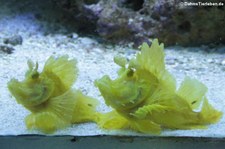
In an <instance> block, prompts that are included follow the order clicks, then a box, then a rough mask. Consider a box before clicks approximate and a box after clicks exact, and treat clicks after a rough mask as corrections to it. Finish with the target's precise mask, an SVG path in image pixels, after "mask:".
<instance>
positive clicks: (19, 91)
mask: <svg viewBox="0 0 225 149" xmlns="http://www.w3.org/2000/svg"><path fill="white" fill-rule="evenodd" d="M28 67H29V70H28V71H27V73H26V74H25V79H24V80H23V81H18V80H17V79H11V80H10V81H9V82H8V88H9V91H10V92H11V94H12V95H13V96H14V97H15V98H16V100H17V102H18V103H20V104H22V105H24V106H25V107H33V106H38V105H40V104H42V103H43V102H45V101H46V100H48V98H49V97H50V95H51V93H52V92H53V88H54V85H53V83H52V81H51V80H50V79H48V78H47V77H45V76H44V75H41V74H40V73H39V72H38V63H36V66H34V63H33V62H32V61H28Z"/></svg>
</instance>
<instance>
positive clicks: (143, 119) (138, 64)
mask: <svg viewBox="0 0 225 149" xmlns="http://www.w3.org/2000/svg"><path fill="white" fill-rule="evenodd" d="M163 49H164V46H163V44H160V45H159V44H158V40H157V39H155V40H153V41H152V45H151V47H149V46H148V45H147V43H143V44H142V46H141V52H140V53H139V54H137V56H136V58H133V59H131V60H130V61H129V62H126V59H125V58H121V57H115V59H114V61H115V63H117V64H118V65H120V66H121V69H120V70H119V71H118V78H117V79H115V80H111V79H110V78H109V77H108V76H103V77H102V78H101V79H99V80H96V81H95V85H96V86H97V87H98V88H99V90H100V92H101V94H102V96H103V97H104V99H105V102H106V104H107V105H109V106H111V107H113V108H114V109H115V110H114V111H112V112H110V113H106V114H102V115H101V116H100V119H99V121H98V124H99V125H100V127H102V128H105V129H128V128H130V129H133V130H136V131H139V132H143V133H156V134H158V133H160V131H161V128H162V127H166V128H171V129H194V128H205V125H206V124H211V123H215V122H217V121H218V120H219V119H220V118H221V115H222V113H221V112H219V111H217V110H216V109H214V108H213V107H212V106H211V105H210V104H209V103H208V101H207V99H206V96H205V94H206V92H207V88H206V86H205V85H204V84H202V83H201V82H199V81H198V80H196V79H191V78H189V77H186V78H185V80H184V81H183V83H182V84H181V86H180V88H179V89H178V90H176V82H175V79H174V78H173V76H172V75H171V74H170V73H169V72H168V71H167V70H166V69H165V64H164V51H163ZM202 102H203V105H202V109H201V111H199V112H196V109H197V108H199V106H200V104H201V103H202Z"/></svg>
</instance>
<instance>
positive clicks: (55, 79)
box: [8, 55, 97, 133]
mask: <svg viewBox="0 0 225 149" xmlns="http://www.w3.org/2000/svg"><path fill="white" fill-rule="evenodd" d="M76 63H77V62H76V60H75V59H72V60H69V57H68V56H66V55H65V56H61V57H59V58H54V57H52V56H51V57H50V58H49V59H48V60H47V61H46V63H45V66H44V68H43V71H42V72H41V73H40V72H38V63H36V66H35V65H34V63H33V62H32V61H30V60H29V61H28V67H29V70H28V71H27V72H26V74H25V79H24V80H23V81H18V80H16V79H11V80H10V81H9V82H8V88H9V91H10V92H11V94H12V95H13V96H14V97H15V98H16V101H17V102H18V103H19V104H22V105H23V106H24V107H25V108H26V109H28V110H29V111H31V114H30V115H28V116H27V117H26V119H25V122H26V126H27V128H28V129H31V128H36V129H39V130H41V131H43V132H45V133H52V132H54V131H55V130H57V129H61V128H65V127H67V126H69V125H70V124H71V123H81V122H86V121H95V117H94V114H95V106H96V105H97V101H96V100H95V99H92V98H91V97H88V96H85V95H83V94H82V93H81V92H80V91H79V90H75V89H73V88H72V85H73V83H74V82H75V80H76V78H77V72H78V70H77V67H76ZM78 109H79V110H78Z"/></svg>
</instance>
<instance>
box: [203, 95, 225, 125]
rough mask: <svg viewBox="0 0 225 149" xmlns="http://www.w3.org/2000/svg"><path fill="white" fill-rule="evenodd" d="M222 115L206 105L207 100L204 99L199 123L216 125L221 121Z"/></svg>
mask: <svg viewBox="0 0 225 149" xmlns="http://www.w3.org/2000/svg"><path fill="white" fill-rule="evenodd" d="M222 115H223V113H222V112H220V111H217V110H216V109H215V108H213V107H212V105H210V104H209V103H208V100H207V98H206V97H204V100H203V106H202V110H201V112H200V117H201V120H200V122H201V123H203V124H210V123H216V122H218V121H219V120H220V119H221V117H222Z"/></svg>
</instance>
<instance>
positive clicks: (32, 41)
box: [0, 0, 225, 137]
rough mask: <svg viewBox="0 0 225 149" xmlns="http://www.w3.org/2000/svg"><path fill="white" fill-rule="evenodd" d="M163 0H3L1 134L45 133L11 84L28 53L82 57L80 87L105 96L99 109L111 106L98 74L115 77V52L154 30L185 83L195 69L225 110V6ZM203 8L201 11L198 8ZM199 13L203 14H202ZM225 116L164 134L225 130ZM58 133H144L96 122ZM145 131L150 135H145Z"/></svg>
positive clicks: (128, 51)
mask: <svg viewBox="0 0 225 149" xmlns="http://www.w3.org/2000/svg"><path fill="white" fill-rule="evenodd" d="M173 2H175V1H172V0H171V1H169V0H168V1H166V0H165V1H163V0H156V1H151V0H149V1H148V0H145V1H144V0H143V1H138V0H133V1H132V0H118V1H116V0H109V1H103V0H102V1H97V0H92V1H91V0H90V1H88V0H86V1H79V0H71V1H70V0H65V1H64V0H61V1H53V0H52V1H50V0H47V1H46V0H40V1H35V0H20V1H16V0H7V1H5V0H0V115H1V116H0V123H1V125H0V135H21V134H41V132H39V131H37V130H32V131H28V130H27V129H26V127H25V124H24V118H25V116H26V115H28V114H29V111H27V110H26V109H24V108H23V107H22V105H19V104H17V103H16V101H15V99H14V98H13V97H12V96H11V94H10V93H9V91H8V89H7V82H8V81H9V80H10V79H11V78H18V79H20V80H22V79H23V78H24V72H26V70H27V64H26V62H27V60H28V59H31V60H33V61H38V62H39V63H40V68H39V69H40V70H41V69H42V68H43V65H44V62H45V61H46V59H47V58H48V57H49V56H51V55H55V56H59V55H63V54H68V55H69V56H70V57H71V58H76V59H77V61H78V68H79V75H78V79H77V82H76V83H75V84H74V88H77V89H81V91H82V92H83V93H84V94H86V95H89V96H92V97H95V98H97V99H98V100H99V101H100V105H99V106H98V109H97V110H98V111H101V112H108V111H110V110H111V108H110V107H107V106H106V105H105V103H104V100H103V98H102V97H101V96H100V92H99V91H98V90H97V88H96V87H94V84H93V82H94V80H96V79H99V78H100V77H101V76H103V75H109V76H111V77H112V78H115V77H116V71H117V70H118V68H119V67H118V66H117V65H116V64H114V62H113V57H114V56H115V55H121V56H126V57H127V58H128V59H129V58H131V57H133V56H134V55H135V54H136V53H137V52H138V48H137V47H138V45H139V44H140V43H142V42H143V41H148V39H149V38H159V41H160V42H163V43H165V46H166V49H165V54H166V56H165V62H166V67H167V69H168V70H169V71H170V72H171V73H172V74H173V75H174V76H175V77H176V80H177V81H178V84H179V83H180V82H181V80H183V78H184V77H185V76H186V75H188V76H190V77H192V78H196V79H198V80H200V81H201V82H203V83H204V84H206V85H207V87H208V94H207V97H208V99H209V101H210V103H211V104H212V105H213V106H214V107H216V109H218V110H220V111H222V112H224V108H223V107H224V106H225V102H224V97H225V88H224V82H225V77H224V76H225V54H224V53H225V46H224V41H225V35H224V33H225V31H224V26H225V25H224V18H225V17H224V9H225V6H220V7H216V6H210V7H194V6H192V7H191V6H190V7H189V6H185V7H184V6H180V3H179V4H177V3H173ZM199 15H200V16H199ZM197 16H199V17H197ZM224 122H225V119H224V118H222V119H221V120H220V122H219V123H217V124H214V125H210V126H209V128H208V129H204V130H164V131H163V132H162V134H161V135H162V136H191V137H195V136H196V137H224V136H225V131H224V130H225V127H224ZM55 135H76V136H92V135H138V136H143V135H144V134H140V133H136V132H132V131H127V130H117V131H107V130H102V129H99V128H98V126H97V125H96V124H94V123H85V124H79V125H76V124H74V125H72V126H71V127H69V128H67V129H64V130H59V131H57V132H56V133H55ZM144 136H145V135H144Z"/></svg>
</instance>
